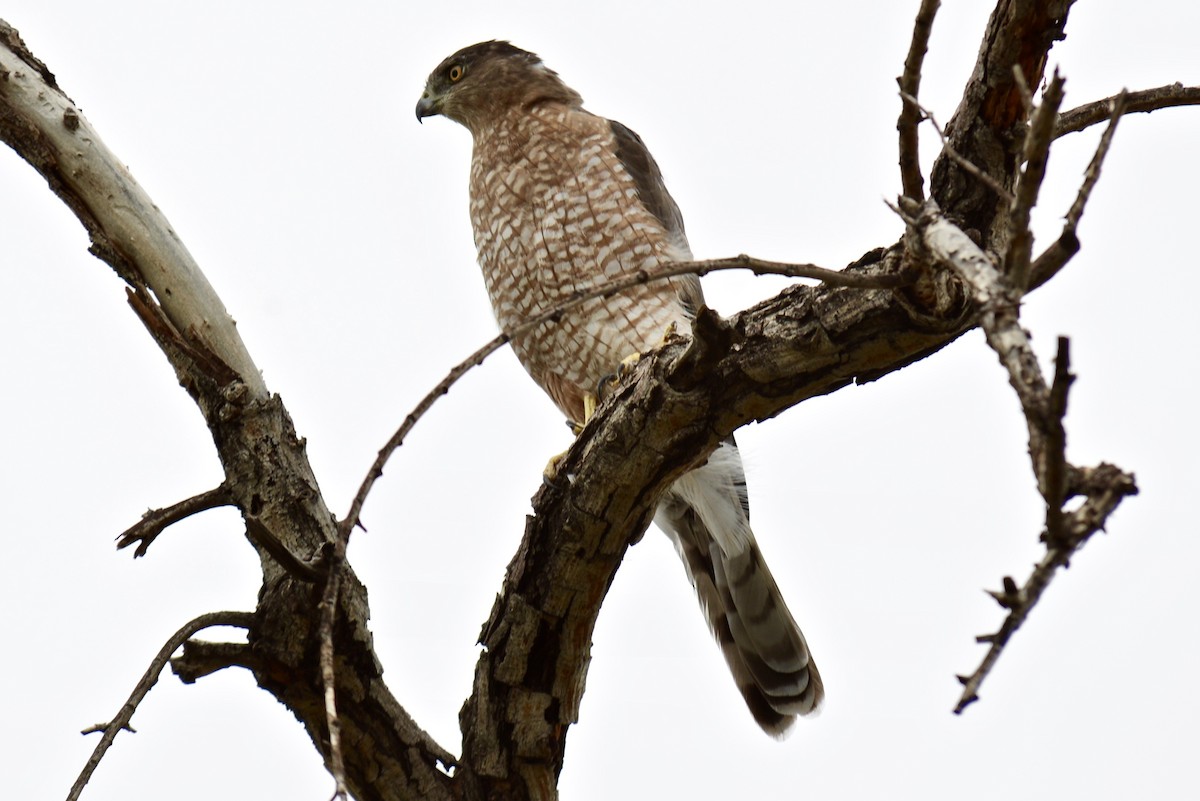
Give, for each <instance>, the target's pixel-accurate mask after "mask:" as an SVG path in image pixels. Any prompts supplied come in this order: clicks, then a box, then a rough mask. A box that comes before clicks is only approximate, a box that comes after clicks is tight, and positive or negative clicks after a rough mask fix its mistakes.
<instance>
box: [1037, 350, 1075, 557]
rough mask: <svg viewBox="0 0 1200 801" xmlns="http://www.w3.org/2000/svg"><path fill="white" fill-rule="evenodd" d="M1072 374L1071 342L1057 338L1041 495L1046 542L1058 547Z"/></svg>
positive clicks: (1060, 533)
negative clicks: (1044, 504) (1044, 510)
mask: <svg viewBox="0 0 1200 801" xmlns="http://www.w3.org/2000/svg"><path fill="white" fill-rule="evenodd" d="M1074 382H1075V376H1074V375H1072V374H1071V341H1070V340H1069V339H1067V338H1066V337H1059V338H1058V353H1057V354H1056V355H1055V357H1054V381H1053V382H1052V383H1051V384H1050V398H1049V401H1050V402H1049V409H1048V413H1047V415H1046V423H1045V426H1046V459H1045V465H1046V467H1045V478H1044V480H1043V481H1041V482H1039V483H1040V484H1041V485H1042V497H1043V498H1045V500H1046V543H1047V545H1048V546H1049V547H1055V548H1056V547H1061V545H1062V543H1063V542H1064V539H1065V538H1064V536H1063V503H1064V502H1066V500H1067V430H1066V427H1065V426H1064V425H1063V420H1065V419H1066V416H1067V394H1068V393H1069V392H1070V390H1071V384H1072V383H1074Z"/></svg>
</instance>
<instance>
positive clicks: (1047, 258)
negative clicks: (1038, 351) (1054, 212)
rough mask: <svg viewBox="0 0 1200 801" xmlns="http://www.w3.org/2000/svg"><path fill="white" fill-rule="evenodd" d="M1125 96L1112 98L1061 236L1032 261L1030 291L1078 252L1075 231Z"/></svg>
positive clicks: (1123, 110) (1124, 107)
mask: <svg viewBox="0 0 1200 801" xmlns="http://www.w3.org/2000/svg"><path fill="white" fill-rule="evenodd" d="M1125 99H1126V95H1125V93H1124V92H1122V93H1121V94H1119V95H1117V96H1116V97H1114V98H1112V107H1111V108H1110V109H1109V115H1108V126H1107V127H1105V129H1104V133H1102V134H1100V142H1099V144H1097V145H1096V152H1095V153H1094V154H1093V155H1092V160H1091V162H1089V163H1088V168H1087V171H1086V172H1085V173H1084V176H1083V183H1082V184H1080V186H1079V192H1078V193H1077V194H1076V195H1075V202H1074V203H1072V204H1071V208H1070V210H1069V211H1068V212H1067V218H1066V219H1067V221H1066V223H1065V224H1064V225H1063V230H1062V233H1061V234H1059V237H1058V239H1057V240H1055V241H1054V243H1053V244H1051V245H1050V247H1048V248H1046V250H1045V251H1043V252H1042V254H1041V255H1040V256H1038V257H1037V259H1036V260H1034V262H1033V265H1032V266H1031V267H1030V270H1029V282H1030V288H1035V289H1036V288H1037V287H1039V286H1041V285H1042V284H1044V283H1046V282H1047V281H1049V280H1050V279H1051V278H1053V277H1054V276H1055V275H1057V274H1058V271H1059V270H1061V269H1062V268H1063V267H1065V266H1066V264H1067V262H1069V261H1070V260H1071V257H1072V256H1074V255H1075V254H1076V253H1078V252H1079V238H1078V234H1077V231H1078V228H1079V221H1080V220H1081V219H1082V218H1083V212H1084V209H1085V208H1086V207H1087V202H1088V200H1089V199H1090V198H1091V196H1092V190H1093V189H1094V188H1095V186H1096V182H1097V181H1099V180H1100V168H1101V166H1102V165H1103V164H1104V159H1105V157H1107V156H1108V150H1109V147H1110V146H1111V145H1112V139H1113V134H1114V133H1116V130H1117V122H1118V121H1119V120H1120V119H1121V117H1122V115H1124V114H1126V113H1127V112H1128V105H1127V103H1126V102H1125Z"/></svg>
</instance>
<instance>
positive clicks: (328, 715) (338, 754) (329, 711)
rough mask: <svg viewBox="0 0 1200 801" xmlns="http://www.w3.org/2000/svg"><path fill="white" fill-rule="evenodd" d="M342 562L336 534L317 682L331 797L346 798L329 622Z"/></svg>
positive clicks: (342, 544) (341, 543) (324, 601)
mask: <svg viewBox="0 0 1200 801" xmlns="http://www.w3.org/2000/svg"><path fill="white" fill-rule="evenodd" d="M345 564H346V541H345V540H344V539H342V538H341V537H340V536H339V539H338V542H337V543H336V544H335V545H334V552H333V557H332V559H331V560H330V562H329V575H328V577H327V578H326V582H325V592H324V594H323V595H322V597H321V605H320V607H319V610H320V613H321V621H320V626H319V627H318V637H319V639H320V642H321V683H322V685H324V688H325V725H326V727H327V728H328V731H329V772H330V773H332V774H333V781H334V785H335V787H336V789H335V791H334V796H333V797H334V798H339V799H342V801H346V799H347V798H348V796H349V792H348V790H347V788H346V762H345V759H344V758H343V756H342V724H341V721H340V720H338V713H337V689H336V678H335V675H334V669H333V655H334V651H333V624H334V621H335V619H336V617H337V602H338V594H339V593H340V592H341V589H342V570H343V569H344V567H345Z"/></svg>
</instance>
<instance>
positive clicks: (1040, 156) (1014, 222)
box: [1004, 70, 1063, 294]
mask: <svg viewBox="0 0 1200 801" xmlns="http://www.w3.org/2000/svg"><path fill="white" fill-rule="evenodd" d="M1018 72H1019V71H1018ZM1062 99H1063V79H1062V77H1061V76H1060V75H1059V74H1058V70H1055V71H1054V77H1053V78H1051V79H1050V83H1049V85H1048V86H1046V88H1045V90H1043V91H1042V102H1041V103H1040V104H1038V107H1037V108H1036V109H1035V110H1034V112H1033V118H1032V119H1031V120H1030V121H1029V130H1028V131H1027V132H1026V134H1025V146H1024V153H1023V158H1024V161H1025V167H1024V169H1023V170H1021V171H1020V172H1019V174H1018V178H1017V187H1016V192H1015V194H1016V198H1015V200H1014V201H1013V202H1012V203H1011V204H1010V205H1009V209H1008V234H1009V237H1008V254H1007V256H1006V257H1005V260H1004V264H1005V267H1006V269H1007V272H1008V280H1009V283H1010V284H1011V285H1012V286H1013V288H1014V289H1016V290H1017V291H1018V292H1020V293H1021V294H1024V293H1025V291H1026V290H1027V289H1028V287H1029V260H1030V255H1031V253H1032V250H1033V233H1032V232H1031V231H1030V230H1029V218H1030V216H1031V215H1032V213H1033V207H1034V206H1035V205H1037V198H1038V193H1039V192H1040V191H1041V188H1042V181H1043V180H1045V178H1046V164H1047V163H1048V161H1049V157H1050V143H1051V142H1053V141H1054V120H1055V119H1056V118H1057V117H1058V109H1059V106H1061V105H1062Z"/></svg>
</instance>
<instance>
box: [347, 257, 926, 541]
mask: <svg viewBox="0 0 1200 801" xmlns="http://www.w3.org/2000/svg"><path fill="white" fill-rule="evenodd" d="M722 270H750V271H751V272H753V273H754V274H755V275H782V276H787V277H789V278H812V279H816V280H819V281H821V282H822V283H824V284H826V285H828V286H842V287H850V288H857V289H895V288H897V287H902V286H906V285H908V284H910V283H912V277H911V276H908V275H902V274H893V273H863V272H841V271H838V270H829V269H826V268H824V267H818V266H816V265H815V264H787V263H784V262H776V261H767V260H764V259H756V258H754V257H752V256H747V255H745V254H742V255H739V256H734V257H732V258H725V259H711V260H708V261H686V262H674V263H672V264H665V265H661V266H660V267H658V268H657V269H655V270H652V271H646V270H639V271H638V272H637V273H633V274H630V275H627V276H623V277H621V278H619V279H616V280H614V281H608V282H605V283H602V284H599V285H597V286H594V287H591V288H588V289H581V290H578V291H577V292H575V293H574V294H573V295H571V297H569V298H567V299H566V300H565V301H563V302H562V303H559V304H558V305H556V306H554V307H553V308H551V309H548V310H547V311H545V312H542V313H541V314H538V315H535V316H534V317H530V318H529V319H528V320H526V321H525V322H524V323H522V324H521V325H519V326H516V327H514V328H513V329H512V330H511V331H509V332H508V333H504V334H499V335H497V336H496V337H495V338H493V339H492V340H491V341H490V342H488V343H487V344H485V345H484V346H483V347H481V348H479V349H478V350H476V351H475V352H474V353H472V354H471V355H470V356H468V357H467V358H466V359H464V360H463V361H461V362H459V363H458V364H457V365H455V366H454V368H453V369H451V370H450V372H449V373H447V374H446V377H445V378H443V379H442V380H441V381H439V382H438V383H437V385H436V386H435V387H434V388H433V389H432V390H430V391H429V392H428V394H426V395H425V397H424V398H422V399H421V401H420V402H419V403H418V404H417V405H416V407H414V408H413V410H412V411H411V412H409V413H408V415H407V416H406V417H405V418H404V421H403V422H402V423H401V424H400V427H399V428H398V429H396V432H395V433H394V434H392V436H391V438H390V439H388V441H387V443H386V444H385V445H384V446H383V447H382V448H380V449H379V453H378V455H377V456H376V458H375V461H374V462H373V463H372V464H371V467H370V469H369V470H368V471H367V476H366V478H364V479H363V482H362V484H361V485H360V486H359V489H358V492H357V493H356V494H355V496H354V500H353V501H352V502H351V504H350V510H349V511H348V512H347V514H346V517H345V518H343V519H342V521H341V523H340V524H339V526H338V528H339V533H340V535H341V537H342V539H343V540H344V541H346V542H348V541H349V539H350V533H351V531H352V530H353V528H354V526H356V525H358V524H359V514H360V513H361V512H362V507H363V504H364V503H365V502H366V499H367V495H369V494H370V492H371V488H372V487H373V486H374V484H375V482H376V481H377V480H378V479H379V477H380V476H382V475H383V468H384V465H386V464H387V461H388V459H390V458H391V456H392V454H393V453H395V451H396V449H397V448H399V447H400V446H401V445H403V444H404V439H405V438H406V437H407V436H408V434H409V432H410V431H412V428H413V426H415V425H416V424H417V421H418V420H420V419H421V418H422V417H423V416H424V415H425V414H426V413H427V412H428V411H429V409H430V408H432V406H433V404H434V403H436V402H437V400H438V398H440V397H442V396H443V395H445V394H446V393H447V392H449V391H450V388H451V387H452V386H454V384H456V383H457V382H458V380H459V379H460V378H462V377H463V376H464V375H466V374H467V372H469V371H470V370H471V368H473V367H477V366H478V365H480V364H483V362H484V360H485V359H487V357H489V356H491V355H492V354H493V353H495V352H496V351H498V350H500V348H502V347H504V346H505V345H506V344H507V343H508V341H509V340H510V339H511V338H512V337H514V336H520V335H521V334H523V333H525V332H526V331H529V330H532V329H533V328H534V327H536V326H538V325H541V324H542V323H544V322H547V321H550V320H557V319H559V318H560V317H561V316H562V315H563V314H564V313H565V312H567V311H570V310H571V309H573V308H574V307H576V306H578V305H579V304H581V303H584V302H586V301H588V300H591V299H593V298H599V297H611V296H613V295H615V294H616V293H618V292H621V291H623V290H626V289H629V288H630V287H633V286H637V285H639V284H645V283H649V282H650V281H661V280H664V279H667V278H673V277H675V276H680V275H699V276H705V275H708V274H709V273H713V272H719V271H722Z"/></svg>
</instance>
